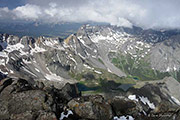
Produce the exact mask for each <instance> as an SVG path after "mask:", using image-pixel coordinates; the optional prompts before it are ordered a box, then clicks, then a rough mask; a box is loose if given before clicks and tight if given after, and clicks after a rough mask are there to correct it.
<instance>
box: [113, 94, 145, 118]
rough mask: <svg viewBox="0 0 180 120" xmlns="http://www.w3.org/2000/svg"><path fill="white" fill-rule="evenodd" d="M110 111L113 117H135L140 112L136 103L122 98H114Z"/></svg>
mask: <svg viewBox="0 0 180 120" xmlns="http://www.w3.org/2000/svg"><path fill="white" fill-rule="evenodd" d="M111 105H112V109H113V111H114V112H115V115H117V116H122V115H133V116H137V115H138V114H139V113H140V112H141V111H142V110H141V107H140V106H139V105H138V103H137V102H136V101H133V100H130V99H128V98H126V97H123V96H115V97H114V98H113V99H112V100H111Z"/></svg>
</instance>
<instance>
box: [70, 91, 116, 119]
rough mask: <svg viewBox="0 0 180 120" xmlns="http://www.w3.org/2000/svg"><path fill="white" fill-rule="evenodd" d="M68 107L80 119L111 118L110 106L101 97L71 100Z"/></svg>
mask: <svg viewBox="0 0 180 120" xmlns="http://www.w3.org/2000/svg"><path fill="white" fill-rule="evenodd" d="M68 107H69V108H70V109H72V110H73V111H74V113H75V114H76V115H78V116H79V117H80V118H85V119H91V120H109V119H111V118H112V117H113V114H112V109H111V106H110V104H109V103H108V102H106V101H105V100H104V98H103V97H102V96H99V95H96V96H84V97H80V98H76V99H73V100H71V101H70V102H69V103H68Z"/></svg>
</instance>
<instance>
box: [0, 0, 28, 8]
mask: <svg viewBox="0 0 180 120" xmlns="http://www.w3.org/2000/svg"><path fill="white" fill-rule="evenodd" d="M24 4H25V0H0V7H8V8H9V9H14V8H16V7H18V6H22V5H24Z"/></svg>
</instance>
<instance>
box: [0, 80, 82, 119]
mask: <svg viewBox="0 0 180 120" xmlns="http://www.w3.org/2000/svg"><path fill="white" fill-rule="evenodd" d="M32 81H33V80H32ZM32 81H31V82H29V81H27V80H24V79H15V78H6V79H3V80H2V81H1V83H0V120H34V119H35V120H58V119H59V117H60V114H61V112H63V108H64V106H65V105H66V104H67V102H68V101H69V100H71V99H72V98H75V97H78V96H79V93H78V91H77V89H76V86H74V85H70V84H67V85H65V86H64V88H63V89H61V90H58V89H56V88H54V87H50V86H45V85H44V84H43V83H39V82H35V81H34V82H32ZM32 83H33V84H32Z"/></svg>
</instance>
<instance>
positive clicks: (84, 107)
mask: <svg viewBox="0 0 180 120" xmlns="http://www.w3.org/2000/svg"><path fill="white" fill-rule="evenodd" d="M179 35H180V32H179V31H178V30H169V31H162V30H161V31H157V30H143V29H141V28H138V27H133V28H124V27H116V26H89V25H84V26H82V27H81V28H80V29H79V30H78V31H77V33H76V34H72V35H70V36H69V37H68V38H66V39H61V38H58V37H54V38H49V37H43V36H41V37H38V38H33V37H29V36H24V37H22V38H19V37H17V36H14V35H8V34H1V35H0V79H1V88H0V92H1V93H0V95H1V96H2V97H0V98H1V102H0V104H1V106H4V107H3V109H2V111H1V113H0V118H1V116H3V119H6V118H7V119H16V117H18V116H21V115H23V116H25V117H27V116H28V117H30V118H27V119H42V118H41V116H38V115H37V114H36V112H38V113H40V114H43V115H45V116H50V117H53V119H54V118H56V119H60V118H61V117H62V116H63V115H61V113H62V114H64V113H63V111H64V109H66V110H67V109H69V110H70V111H68V110H67V114H68V113H69V114H71V113H73V115H74V116H73V118H74V119H102V120H104V119H113V118H114V119H120V120H121V119H123V117H127V116H129V117H130V118H131V117H132V119H134V118H135V119H139V120H141V119H143V120H144V119H157V118H159V119H167V118H169V119H171V118H173V117H174V118H175V119H177V120H178V119H179V116H178V115H179V105H180V102H179V101H180V94H179V93H180V91H179V90H180V83H179V82H178V81H180V72H179V68H180V56H179V52H180V42H179V38H180V37H179ZM6 81H7V82H6ZM22 81H23V83H22V84H21V82H22ZM19 82H20V83H19ZM24 82H25V83H24ZM68 83H70V84H73V85H75V86H76V89H77V88H78V89H79V91H81V93H82V96H81V95H80V93H78V91H77V92H76V93H73V94H71V95H73V96H71V95H70V96H71V98H68V100H65V101H66V102H63V105H62V104H61V103H59V102H54V101H57V100H56V99H55V98H56V97H57V99H58V100H59V99H61V97H62V94H61V93H59V91H63V90H62V89H63V88H64V86H67V84H68ZM17 84H20V85H17ZM24 84H25V86H23V85H24ZM26 85H27V86H26ZM68 85H69V84H68ZM52 86H54V87H52ZM19 89H20V90H19ZM69 89H71V88H68V90H69ZM54 90H56V91H57V92H56V93H54V92H51V93H49V91H54ZM14 91H15V92H14ZM17 91H19V92H17ZM33 92H35V93H37V94H35V95H36V96H37V97H35V98H39V99H40V101H43V102H42V103H38V102H37V103H30V104H32V107H29V108H28V106H26V107H27V108H26V107H25V108H22V110H19V112H18V113H16V112H13V111H12V110H13V109H15V108H12V106H11V104H15V103H14V102H13V101H12V100H11V99H13V100H15V101H21V102H22V100H23V101H24V104H26V103H29V102H30V101H32V99H35V98H34V96H32V94H31V93H33ZM4 93H5V94H4ZM6 94H8V96H7V95H6ZM21 94H23V95H24V97H23V95H22V96H20V98H21V97H23V98H22V99H21V100H19V99H20V98H19V97H16V96H19V95H21ZM40 94H41V95H42V96H41V95H40ZM63 94H64V93H63ZM67 94H69V93H67ZM94 94H96V95H94ZM97 94H99V95H97ZM46 95H48V96H50V98H49V97H48V98H49V99H51V100H52V101H51V105H49V104H48V105H47V103H46V102H47V97H46ZM53 97H55V98H53ZM65 97H67V96H66V95H65ZM26 98H28V99H27V100H26ZM65 99H67V98H65ZM5 100H6V101H5ZM63 100H64V98H63ZM4 102H5V104H4ZM61 102H62V101H61ZM120 103H125V105H126V104H127V107H128V108H126V106H124V105H123V104H120ZM40 104H45V106H48V107H49V108H48V109H45V108H43V107H44V106H40ZM57 104H58V105H59V104H61V105H62V106H63V107H62V106H61V108H59V107H60V106H57ZM9 105H10V106H9ZM33 105H39V107H38V108H37V109H36V108H33ZM53 105H55V106H56V108H54V107H53ZM101 105H102V106H101ZM119 105H120V106H119ZM117 106H118V107H117ZM15 107H17V108H19V103H17V106H15ZM11 108H12V110H11ZM132 109H133V110H135V111H134V112H133V113H132V112H130V111H132ZM5 111H7V112H5ZM29 111H31V112H29ZM34 111H35V112H34ZM96 112H97V113H96ZM88 114H89V115H88ZM163 114H165V115H166V116H168V117H167V118H165V117H164V115H163ZM26 115H27V116H26ZM45 116H44V117H45ZM64 116H65V115H64ZM115 116H117V117H115ZM130 118H129V119H130ZM19 119H21V118H19ZM22 119H26V118H22ZM49 119H51V118H49ZM69 119H70V118H69ZM124 119H125V118H124Z"/></svg>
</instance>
